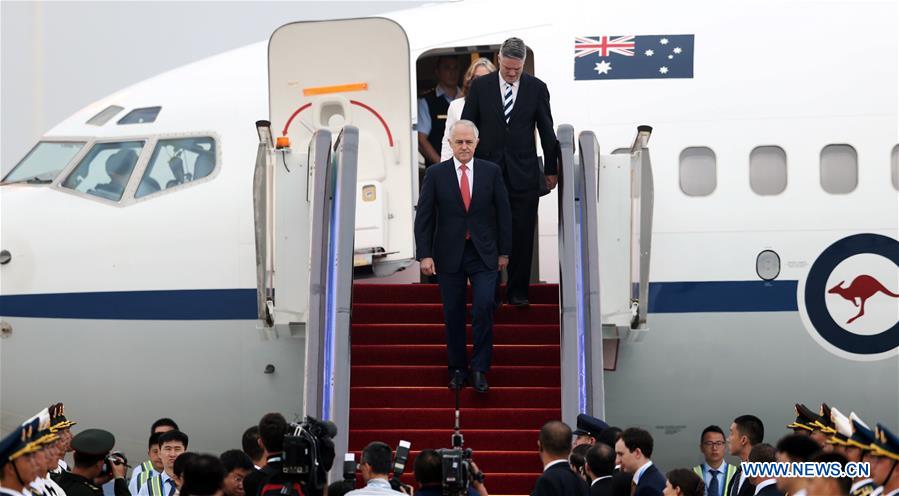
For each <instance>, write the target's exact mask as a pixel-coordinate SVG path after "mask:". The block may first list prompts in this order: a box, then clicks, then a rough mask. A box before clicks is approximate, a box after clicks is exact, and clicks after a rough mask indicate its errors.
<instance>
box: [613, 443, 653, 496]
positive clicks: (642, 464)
mask: <svg viewBox="0 0 899 496" xmlns="http://www.w3.org/2000/svg"><path fill="white" fill-rule="evenodd" d="M652 446H653V441H652V435H650V434H649V432H647V431H645V430H643V429H638V428H636V427H631V428H630V429H626V430H625V431H624V432H622V433H621V439H619V440H618V443H616V444H615V454H616V455H618V457H619V458H620V459H621V469H622V470H625V471H628V472H632V473H633V474H634V478H633V479H632V481H631V485H632V487H633V488H634V489H635V490H634V493H633V494H634V496H662V490H664V489H665V476H664V475H662V472H661V471H660V470H659V469H658V467H656V466H655V465H654V464H653V463H652Z"/></svg>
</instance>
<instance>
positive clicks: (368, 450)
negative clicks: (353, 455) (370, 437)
mask: <svg viewBox="0 0 899 496" xmlns="http://www.w3.org/2000/svg"><path fill="white" fill-rule="evenodd" d="M392 461H393V451H392V450H391V449H390V446H387V444H386V443H382V442H381V441H372V442H370V443H368V446H366V447H365V449H363V450H362V463H367V464H369V465H370V466H371V471H372V472H374V473H375V474H378V475H383V474H389V473H390V464H391V463H392Z"/></svg>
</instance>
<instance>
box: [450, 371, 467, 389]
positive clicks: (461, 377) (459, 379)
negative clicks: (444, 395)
mask: <svg viewBox="0 0 899 496" xmlns="http://www.w3.org/2000/svg"><path fill="white" fill-rule="evenodd" d="M466 382H467V381H466V380H465V373H463V372H462V371H461V370H457V371H456V372H454V373H453V378H452V379H450V382H449V386H447V387H449V388H450V389H462V388H463V387H465V383H466Z"/></svg>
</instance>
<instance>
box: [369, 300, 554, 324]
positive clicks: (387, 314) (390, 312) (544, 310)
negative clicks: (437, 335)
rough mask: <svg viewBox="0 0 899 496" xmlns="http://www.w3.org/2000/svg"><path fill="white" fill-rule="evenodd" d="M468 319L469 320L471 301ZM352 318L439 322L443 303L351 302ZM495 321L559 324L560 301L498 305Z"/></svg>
mask: <svg viewBox="0 0 899 496" xmlns="http://www.w3.org/2000/svg"><path fill="white" fill-rule="evenodd" d="M467 313H468V316H467V319H468V320H467V321H468V322H469V323H470V322H471V305H468V312H467ZM353 322H354V323H356V324H377V323H395V324H442V323H443V305H441V304H440V303H414V304H413V303H397V304H387V303H354V304H353ZM494 323H495V324H556V325H558V324H559V305H557V304H534V305H530V306H528V307H523V308H518V307H511V306H509V305H503V306H501V307H500V308H499V309H497V311H496V314H495V318H494Z"/></svg>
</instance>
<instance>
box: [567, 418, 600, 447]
mask: <svg viewBox="0 0 899 496" xmlns="http://www.w3.org/2000/svg"><path fill="white" fill-rule="evenodd" d="M608 427H609V424H607V423H605V422H603V421H602V420H600V419H598V418H596V417H591V416H590V415H587V414H586V413H581V414H579V415H578V416H577V429H575V430H574V432H572V434H573V435H574V441H573V442H572V443H571V447H572V448H575V447H577V446H578V445H581V444H589V445H590V446H593V445H594V444H596V439H597V438H599V433H601V432H602V431H604V430H606V429H607V428H608Z"/></svg>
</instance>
